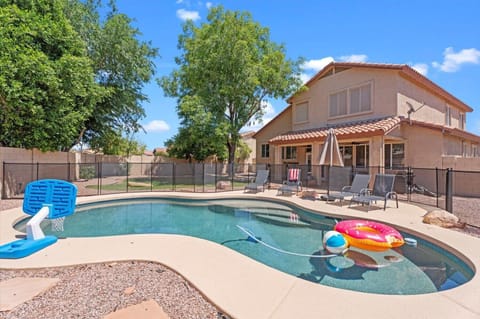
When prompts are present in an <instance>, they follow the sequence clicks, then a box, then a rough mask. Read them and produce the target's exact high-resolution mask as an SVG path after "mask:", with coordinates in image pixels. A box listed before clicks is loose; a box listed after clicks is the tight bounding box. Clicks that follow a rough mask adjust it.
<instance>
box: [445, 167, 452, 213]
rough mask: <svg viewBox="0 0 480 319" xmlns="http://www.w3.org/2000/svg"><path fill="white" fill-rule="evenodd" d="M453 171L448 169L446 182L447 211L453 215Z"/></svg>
mask: <svg viewBox="0 0 480 319" xmlns="http://www.w3.org/2000/svg"><path fill="white" fill-rule="evenodd" d="M452 175H453V171H452V169H451V168H447V176H446V181H445V210H446V211H448V212H450V213H453V205H452V204H453V203H452V199H453V194H452V177H453V176H452Z"/></svg>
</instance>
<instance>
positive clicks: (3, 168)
mask: <svg viewBox="0 0 480 319" xmlns="http://www.w3.org/2000/svg"><path fill="white" fill-rule="evenodd" d="M4 194H5V162H3V164H2V194H1V196H0V198H1V199H6V197H7V196H4Z"/></svg>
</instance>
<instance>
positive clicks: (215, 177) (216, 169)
mask: <svg viewBox="0 0 480 319" xmlns="http://www.w3.org/2000/svg"><path fill="white" fill-rule="evenodd" d="M217 164H218V162H217V161H215V174H213V176H214V181H215V186H214V187H215V193H216V192H217V174H218V167H217Z"/></svg>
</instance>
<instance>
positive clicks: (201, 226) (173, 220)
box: [15, 199, 474, 295]
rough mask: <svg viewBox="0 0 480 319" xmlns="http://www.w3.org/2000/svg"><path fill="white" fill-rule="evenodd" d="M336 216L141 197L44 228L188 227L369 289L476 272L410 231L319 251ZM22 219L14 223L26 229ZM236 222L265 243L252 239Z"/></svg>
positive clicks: (274, 206)
mask: <svg viewBox="0 0 480 319" xmlns="http://www.w3.org/2000/svg"><path fill="white" fill-rule="evenodd" d="M292 213H295V214H298V215H299V217H300V220H299V221H298V222H297V221H292V220H291V219H290V215H291V214H292ZM335 222H336V221H335V220H334V219H331V218H328V217H325V216H321V215H318V214H315V213H313V212H308V211H305V210H301V209H299V208H297V207H293V206H288V205H283V204H279V203H276V202H270V201H259V200H240V199H231V200H185V199H175V200H172V199H169V200H166V199H165V200H159V199H148V200H145V199H142V200H129V201H114V202H113V201H112V202H108V203H98V204H94V205H93V204H90V205H84V206H79V207H77V210H76V212H75V214H73V215H71V216H68V217H66V219H65V221H64V230H63V231H61V232H58V231H55V232H52V225H50V221H44V222H43V223H42V228H43V230H44V232H45V233H46V234H53V235H56V236H58V237H97V236H111V235H124V234H144V233H162V234H182V235H188V236H193V237H198V238H203V239H207V240H210V241H214V242H217V243H219V244H222V245H224V246H225V247H229V248H231V249H234V250H236V251H238V252H240V253H242V254H244V255H247V256H249V257H250V258H253V259H255V260H258V261H260V262H262V263H264V264H266V265H269V266H271V267H273V268H276V269H279V270H281V271H283V272H286V273H289V274H291V275H294V276H297V277H299V278H303V279H305V280H309V281H312V282H316V283H319V284H322V285H328V286H333V287H338V288H343V289H349V290H356V291H363V292H369V293H379V294H398V295H409V294H425V293H432V292H437V291H441V290H446V289H451V288H454V287H457V286H459V285H461V284H464V283H465V282H467V281H469V280H470V279H471V278H472V277H473V275H474V272H473V270H472V269H471V268H469V267H468V266H467V265H466V264H465V263H464V262H463V261H462V260H460V259H459V258H457V257H456V256H454V255H453V254H451V253H449V252H447V251H446V250H443V249H441V248H440V247H438V246H435V245H433V244H432V243H429V242H426V241H424V240H422V239H420V238H416V237H414V236H412V235H409V234H403V235H404V236H405V237H410V238H415V239H416V240H417V241H418V245H417V246H416V247H413V246H408V245H404V246H402V247H400V248H397V249H394V250H392V249H391V250H387V251H385V252H371V251H365V250H360V249H355V248H351V249H350V250H349V251H348V252H347V253H346V254H345V255H344V256H334V257H328V258H324V257H325V256H323V257H321V258H317V256H321V255H326V254H328V253H327V252H326V251H324V249H323V247H322V238H323V235H324V234H325V233H326V232H327V231H329V230H332V229H333V226H334V225H335ZM25 223H26V221H22V222H20V223H19V224H17V225H16V226H15V227H16V228H17V229H19V230H24V229H25ZM237 225H238V226H240V227H241V228H243V229H246V230H248V231H250V232H251V233H253V234H254V235H255V238H256V239H259V240H261V241H262V242H264V243H265V244H266V245H263V244H261V243H256V242H255V240H251V238H250V239H249V238H248V235H247V234H246V233H245V232H244V231H242V230H241V229H240V227H238V226H237ZM272 248H273V249H272ZM285 252H287V253H285ZM290 252H291V253H294V254H290ZM301 254H304V255H308V256H299V255H301Z"/></svg>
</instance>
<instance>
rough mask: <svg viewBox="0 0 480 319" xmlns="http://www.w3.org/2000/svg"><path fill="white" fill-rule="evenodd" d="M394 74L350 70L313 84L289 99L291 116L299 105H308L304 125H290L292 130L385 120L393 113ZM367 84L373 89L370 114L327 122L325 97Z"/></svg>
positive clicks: (394, 107) (349, 116)
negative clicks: (382, 117)
mask: <svg viewBox="0 0 480 319" xmlns="http://www.w3.org/2000/svg"><path fill="white" fill-rule="evenodd" d="M396 77H397V76H396V71H391V70H366V69H350V70H346V71H342V72H339V73H336V74H333V75H330V76H327V77H324V78H322V79H320V80H318V81H316V82H314V83H313V84H312V85H311V87H310V88H309V89H308V90H307V91H305V92H302V93H300V94H298V95H297V96H295V97H294V98H293V99H292V103H293V109H294V110H293V112H295V106H296V105H297V104H299V103H303V102H308V112H309V115H308V118H309V121H308V122H305V123H292V127H293V129H294V130H301V129H309V128H317V127H321V126H325V125H326V124H327V123H329V124H333V123H340V122H345V121H352V120H360V119H366V118H372V117H379V116H388V115H392V114H395V112H396V86H397V84H396ZM367 83H371V84H372V87H373V92H372V104H373V110H372V111H371V112H368V113H363V114H361V115H347V116H342V117H336V118H328V106H329V96H330V94H332V93H335V92H338V91H340V90H343V89H347V88H351V87H356V86H360V85H363V84H367Z"/></svg>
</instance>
